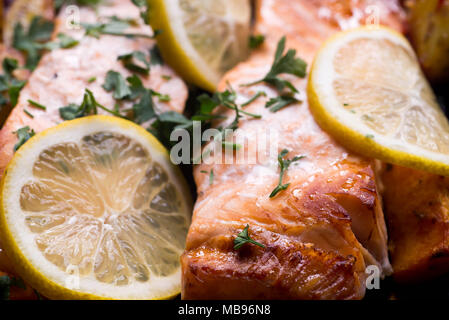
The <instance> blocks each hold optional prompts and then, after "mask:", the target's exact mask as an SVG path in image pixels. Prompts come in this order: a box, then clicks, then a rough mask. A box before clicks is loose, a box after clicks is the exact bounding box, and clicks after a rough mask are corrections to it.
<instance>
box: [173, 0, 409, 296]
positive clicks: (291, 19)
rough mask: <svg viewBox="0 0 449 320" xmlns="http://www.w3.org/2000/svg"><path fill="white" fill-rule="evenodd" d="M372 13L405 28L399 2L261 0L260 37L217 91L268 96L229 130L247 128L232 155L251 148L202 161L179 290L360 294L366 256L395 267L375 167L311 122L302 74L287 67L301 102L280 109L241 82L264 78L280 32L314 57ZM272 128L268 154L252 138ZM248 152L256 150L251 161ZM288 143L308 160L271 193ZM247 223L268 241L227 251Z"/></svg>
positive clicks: (292, 152)
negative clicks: (225, 159)
mask: <svg viewBox="0 0 449 320" xmlns="http://www.w3.org/2000/svg"><path fill="white" fill-rule="evenodd" d="M373 12H374V13H375V15H374V16H373V15H372V14H373ZM376 22H379V23H382V24H386V25H389V26H390V27H393V28H395V29H397V30H400V31H402V26H403V24H402V23H403V13H402V12H401V10H400V8H399V6H398V4H397V3H396V2H395V1H355V0H354V1H349V0H348V1H324V0H321V1H318V0H314V1H309V0H307V1H306V0H303V1H301V0H297V1H291V0H263V1H259V2H258V10H257V17H256V33H257V34H264V35H265V36H266V41H265V43H264V45H263V46H262V47H261V48H260V49H258V50H256V51H255V52H253V54H252V55H251V57H250V58H249V59H248V60H247V61H246V62H243V63H241V64H239V65H238V66H237V67H235V68H234V69H233V70H231V71H230V72H229V73H227V74H226V75H225V77H224V78H223V81H222V83H221V85H220V89H221V90H224V89H225V88H226V87H229V86H230V87H232V88H234V89H235V90H236V91H237V94H238V98H237V99H238V100H237V101H238V102H239V103H242V102H244V101H247V100H248V99H250V98H251V97H252V96H253V95H254V94H256V93H257V92H259V91H263V92H265V93H266V94H267V96H268V97H260V98H258V99H257V100H256V101H254V102H252V103H251V104H249V105H248V106H246V107H245V109H244V110H245V111H247V112H251V113H255V114H260V115H261V116H262V118H261V119H254V118H251V117H244V118H241V119H240V121H239V127H238V130H236V131H235V134H234V136H235V139H237V140H238V138H239V137H240V138H241V137H244V141H245V143H244V144H243V146H242V148H241V149H239V150H237V151H236V152H235V154H234V160H235V159H237V158H238V157H239V155H242V154H247V155H248V156H247V157H246V158H245V159H244V160H245V161H246V162H245V161H243V162H241V163H233V164H232V163H231V164H218V163H213V162H212V163H209V164H207V163H203V164H201V165H198V166H196V168H195V169H194V176H195V181H196V184H197V188H198V200H197V203H196V205H195V209H194V214H193V220H192V225H191V226H190V230H189V233H188V237H187V244H186V250H185V252H184V254H183V255H182V258H181V262H182V298H183V299H359V298H362V297H363V296H364V294H365V288H366V287H365V280H366V277H367V275H366V273H365V270H366V267H367V266H368V265H375V266H377V267H378V268H379V270H380V273H381V274H383V275H385V274H389V273H390V272H391V266H390V263H389V261H388V253H387V236H386V228H385V223H384V217H383V212H382V206H381V199H380V197H379V194H378V191H377V185H376V178H375V175H374V164H373V163H372V162H371V161H370V160H368V159H364V158H362V157H360V156H357V155H355V154H352V153H351V152H349V151H347V150H346V149H344V148H343V147H341V146H340V145H339V144H338V143H337V142H336V141H334V140H333V139H332V138H331V137H330V136H329V135H328V134H326V133H325V132H324V131H323V130H321V129H320V127H319V126H318V125H317V124H316V123H315V121H314V119H313V117H312V115H311V113H310V111H309V107H308V103H307V97H306V95H305V91H306V79H299V78H296V77H293V76H285V79H288V80H289V81H291V82H292V83H293V84H294V85H295V87H296V88H297V89H298V90H299V91H300V95H299V97H300V98H301V102H299V103H294V104H291V105H289V106H287V107H285V108H283V109H281V110H280V111H277V112H275V113H273V112H270V111H269V109H267V108H265V103H266V101H267V100H268V99H269V98H270V97H276V96H278V95H279V94H278V93H277V91H276V90H275V89H274V88H273V87H271V86H269V85H267V84H265V83H259V84H256V85H252V86H241V85H242V84H246V83H251V82H253V81H255V80H259V79H261V78H263V77H264V76H265V74H266V73H267V72H268V71H269V69H270V66H271V64H272V62H273V56H274V51H275V48H276V43H277V42H278V40H279V39H280V38H281V37H282V36H283V35H286V37H287V48H294V49H296V50H297V54H298V55H299V56H301V57H302V58H303V59H305V60H306V61H307V62H308V63H310V62H311V61H312V59H313V57H314V54H315V53H316V51H317V49H318V47H319V46H320V44H321V43H322V42H323V41H324V40H325V39H326V38H328V37H329V36H331V35H332V34H333V33H335V32H337V31H339V30H341V29H346V28H350V27H355V26H357V25H359V24H364V23H376ZM223 114H225V115H227V116H228V120H226V121H225V122H223V123H220V124H217V126H221V127H224V126H226V125H227V124H229V123H230V122H231V121H232V120H233V113H232V112H231V111H229V112H227V113H226V112H224V113H223ZM267 131H269V132H270V133H269V134H270V135H271V134H273V135H274V136H275V137H277V138H278V139H277V141H278V144H277V149H276V150H275V152H274V153H273V152H270V151H272V150H270V148H269V147H267V148H265V149H264V147H263V146H260V145H259V144H258V141H257V137H260V136H261V135H262V136H263V133H266V132H267ZM270 141H271V140H270ZM206 148H207V146H206ZM254 149H256V151H257V152H258V154H262V156H261V157H259V156H257V157H256V159H254V158H251V157H252V156H251V155H253V154H254ZM283 149H287V150H289V153H288V155H287V156H286V157H287V158H292V157H293V156H302V155H303V156H305V158H303V159H301V160H299V161H297V162H295V163H294V164H291V165H290V167H289V169H288V171H287V172H286V175H285V177H284V183H290V185H289V187H288V188H287V189H286V190H284V191H282V192H280V193H279V194H278V195H277V196H275V197H274V198H270V197H269V195H270V193H271V191H272V190H273V189H274V188H275V187H276V185H277V184H278V180H279V174H280V173H279V167H278V161H277V154H278V153H279V152H280V151H281V150H283ZM251 151H253V152H251ZM259 158H262V160H261V159H259ZM249 163H250V164H249ZM211 170H212V172H213V176H214V179H213V181H212V184H211V183H210V182H211V181H210V174H207V173H210V172H211ZM247 224H248V225H249V226H250V228H249V232H250V236H251V237H252V238H253V239H254V240H256V241H258V242H260V243H262V244H263V245H265V248H261V247H259V246H255V245H249V244H247V245H244V246H243V247H242V248H241V249H240V250H234V249H233V241H234V239H235V237H236V236H237V234H238V233H239V232H240V231H241V230H242V229H243V228H244V227H245V226H246V225H247Z"/></svg>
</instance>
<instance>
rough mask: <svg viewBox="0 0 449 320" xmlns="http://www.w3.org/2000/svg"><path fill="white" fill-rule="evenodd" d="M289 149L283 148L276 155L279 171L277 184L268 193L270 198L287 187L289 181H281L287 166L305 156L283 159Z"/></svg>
mask: <svg viewBox="0 0 449 320" xmlns="http://www.w3.org/2000/svg"><path fill="white" fill-rule="evenodd" d="M288 152H289V151H288V150H287V149H284V150H282V151H281V153H279V155H278V163H279V168H280V169H281V172H280V174H279V184H278V185H277V187H276V188H274V190H273V191H272V192H271V194H270V198H273V197H275V196H276V195H277V194H278V193H279V192H281V191H283V190H285V189H287V188H288V186H289V185H290V183H286V184H283V183H282V181H283V179H284V174H285V172H286V171H287V170H288V167H289V166H290V165H291V164H292V163H293V162H295V161H298V160H300V159H303V158H304V157H305V156H296V157H294V158H293V159H289V160H288V159H284V157H285V156H286V155H287V153H288Z"/></svg>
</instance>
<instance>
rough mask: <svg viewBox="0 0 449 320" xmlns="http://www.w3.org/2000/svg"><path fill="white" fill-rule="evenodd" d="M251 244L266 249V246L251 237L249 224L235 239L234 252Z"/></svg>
mask: <svg viewBox="0 0 449 320" xmlns="http://www.w3.org/2000/svg"><path fill="white" fill-rule="evenodd" d="M247 243H251V244H254V245H256V246H259V247H261V248H265V246H264V245H263V244H261V243H259V242H257V241H255V240H253V239H251V237H250V236H249V224H247V225H246V227H245V229H243V230H242V232H240V233H239V234H238V235H237V237H236V238H235V239H234V250H239V249H240V248H241V247H242V246H243V245H245V244H247Z"/></svg>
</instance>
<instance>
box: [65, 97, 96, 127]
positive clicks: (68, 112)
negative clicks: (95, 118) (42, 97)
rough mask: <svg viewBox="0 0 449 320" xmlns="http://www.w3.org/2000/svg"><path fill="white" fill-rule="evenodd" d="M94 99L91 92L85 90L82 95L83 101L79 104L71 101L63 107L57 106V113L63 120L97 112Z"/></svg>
mask: <svg viewBox="0 0 449 320" xmlns="http://www.w3.org/2000/svg"><path fill="white" fill-rule="evenodd" d="M97 113H98V112H97V105H96V101H95V99H94V98H93V95H92V94H89V91H87V90H86V92H85V93H84V97H83V102H82V103H81V104H80V105H77V104H74V103H71V104H69V105H67V106H65V107H62V108H59V115H60V116H61V118H62V119H64V120H73V119H76V118H81V117H84V116H87V115H91V114H97Z"/></svg>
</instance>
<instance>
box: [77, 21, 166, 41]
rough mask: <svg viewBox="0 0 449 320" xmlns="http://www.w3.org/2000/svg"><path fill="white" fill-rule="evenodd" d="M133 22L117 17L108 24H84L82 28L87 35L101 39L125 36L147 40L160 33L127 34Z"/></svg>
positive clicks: (156, 31) (155, 31)
mask: <svg viewBox="0 0 449 320" xmlns="http://www.w3.org/2000/svg"><path fill="white" fill-rule="evenodd" d="M131 24H132V23H131V21H130V20H126V19H120V18H117V17H111V18H110V20H109V21H108V22H105V23H82V24H81V26H82V27H83V28H84V29H85V30H86V35H87V36H91V37H95V38H99V37H100V36H101V35H105V34H106V35H112V36H123V37H128V38H147V39H153V38H154V37H156V36H157V35H158V34H159V33H160V31H158V30H154V34H153V36H149V35H147V34H143V33H126V32H124V31H125V30H126V29H128V28H129V27H131Z"/></svg>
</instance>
